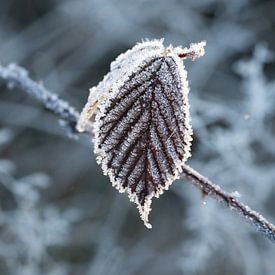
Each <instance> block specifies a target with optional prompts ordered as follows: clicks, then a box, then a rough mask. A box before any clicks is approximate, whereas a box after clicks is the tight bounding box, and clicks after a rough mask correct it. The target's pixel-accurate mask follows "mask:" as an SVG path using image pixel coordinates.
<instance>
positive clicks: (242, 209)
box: [182, 165, 275, 242]
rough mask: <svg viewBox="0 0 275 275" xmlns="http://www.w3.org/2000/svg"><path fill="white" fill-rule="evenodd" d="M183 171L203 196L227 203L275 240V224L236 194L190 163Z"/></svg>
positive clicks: (265, 234)
mask: <svg viewBox="0 0 275 275" xmlns="http://www.w3.org/2000/svg"><path fill="white" fill-rule="evenodd" d="M182 172H183V173H182V176H184V177H187V178H188V179H190V180H191V182H192V183H193V184H194V185H195V186H196V187H198V188H199V189H201V191H202V194H203V196H211V197H213V198H215V199H217V200H218V201H220V202H223V203H225V204H226V205H227V206H228V207H229V208H230V209H232V210H235V211H237V213H238V214H239V215H240V216H242V217H244V218H245V219H246V220H247V221H248V222H249V223H250V224H252V225H253V227H254V228H255V229H256V231H258V232H260V233H262V234H263V235H264V236H265V237H267V238H269V239H270V240H271V241H273V242H275V226H274V225H273V224H272V223H270V222H269V221H268V220H267V219H266V218H264V217H263V216H262V215H261V214H259V213H258V212H256V211H254V210H252V209H251V208H250V207H249V206H247V205H245V204H243V203H242V202H240V201H239V200H238V199H237V198H236V197H235V196H233V195H232V194H230V193H228V192H226V191H224V190H223V189H221V187H220V186H218V185H216V184H214V183H212V182H211V181H210V180H209V179H207V178H206V177H204V176H203V175H201V174H200V173H199V172H197V171H196V170H194V169H193V168H192V167H190V166H189V165H183V167H182Z"/></svg>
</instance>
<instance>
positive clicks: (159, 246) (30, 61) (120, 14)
mask: <svg viewBox="0 0 275 275" xmlns="http://www.w3.org/2000/svg"><path fill="white" fill-rule="evenodd" d="M274 10H275V1H265V0H261V1H260V0H258V1H256V0H254V1H253V0H251V1H249V0H231V1H227V0H219V1H218V0H204V1H198V0H192V1H187V0H186V1H185V0H184V1H180V0H170V1H167V0H158V1H156V0H137V1H127V0H117V1H111V0H82V1H73V0H67V1H65V0H59V1H57V0H50V1H35V0H24V1H16V0H0V63H1V64H2V65H7V64H8V63H10V62H15V63H18V64H19V65H22V66H24V67H25V68H27V70H29V72H30V75H31V77H32V78H33V79H35V80H37V81H39V82H42V83H43V84H44V85H45V87H47V88H48V89H49V90H51V91H53V92H55V93H57V94H59V95H60V96H61V97H62V98H64V99H66V100H68V101H69V102H70V103H71V104H72V105H73V106H75V107H76V108H77V109H78V110H79V111H80V110H81V109H82V107H83V105H84V104H85V102H86V100H87V96H88V89H89V88H90V87H91V86H93V85H96V84H97V83H98V82H99V81H100V80H101V79H102V78H103V76H104V75H105V74H106V73H107V72H108V71H109V65H110V62H111V61H112V60H113V59H114V58H115V57H116V56H117V55H118V54H120V53H121V52H123V51H125V50H127V49H128V48H131V47H132V46H133V45H134V44H135V43H136V42H138V41H141V39H142V38H162V37H163V38H165V44H166V45H169V44H170V43H172V44H173V45H174V46H176V45H183V46H187V45H189V43H191V42H199V41H201V40H206V41H207V47H206V55H205V56H204V57H203V58H201V59H199V60H197V61H196V62H192V61H186V66H187V70H188V74H189V81H190V87H191V92H190V105H191V115H192V124H193V128H194V143H193V150H192V153H193V156H192V158H191V159H190V160H189V161H188V163H189V164H190V165H191V166H193V167H194V168H196V169H197V170H199V171H200V172H201V173H202V174H204V175H205V176H207V177H209V178H210V179H212V180H213V181H214V182H215V183H218V184H220V185H221V186H222V187H223V188H224V189H226V190H228V191H229V192H234V194H235V195H236V196H240V197H241V199H242V200H243V201H244V202H245V203H248V204H249V205H250V206H251V207H253V208H255V209H257V210H258V211H260V212H261V213H262V214H264V215H265V216H266V217H267V218H269V219H270V220H271V221H273V222H274V221H275V199H274V198H275V166H274V164H275V77H274V72H275V61H274V52H275V13H274ZM236 191H238V193H237V192H236ZM150 220H151V223H152V225H153V229H152V230H148V229H146V228H145V227H144V225H143V223H142V222H141V220H140V218H139V215H138V211H137V209H136V207H135V205H134V204H133V203H130V202H129V201H128V198H127V196H126V195H125V194H119V193H117V191H115V189H113V188H112V186H111V184H110V182H109V179H108V178H107V177H104V176H103V175H102V172H101V168H100V167H99V166H98V165H97V164H96V162H95V157H94V155H93V153H92V145H91V143H90V140H89V139H88V138H87V137H81V138H80V139H79V140H78V142H76V141H74V140H70V139H68V137H67V135H66V132H65V131H64V129H62V128H61V127H60V125H59V124H58V121H57V119H56V117H54V116H53V115H52V114H50V113H49V112H47V111H45V110H44V109H43V107H42V106H41V105H39V104H37V103H36V102H35V101H34V100H33V99H31V98H28V97H27V96H26V95H25V94H24V93H22V92H21V91H19V90H13V91H10V90H8V89H7V88H6V86H5V83H4V82H3V81H2V80H0V274H1V275H2V274H3V275H13V274H14V275H15V274H16V275H17V274H20V275H38V274H51V275H67V274H68V275H74V274H85V275H86V274H87V275H106V274H108V275H139V274H143V275H152V274H158V275H167V274H169V275H182V274H196V275H197V274H200V275H203V274H212V275H216V274H217V275H219V274H224V275H227V274H234V275H260V274H261V275H265V274H267V275H270V274H275V273H274V272H275V262H274V257H275V250H274V244H272V243H271V242H269V241H267V240H265V239H264V238H262V237H261V236H259V235H258V234H256V233H255V232H253V231H252V230H251V229H250V227H249V226H248V225H247V224H246V223H244V221H242V220H240V218H239V217H237V215H236V214H234V213H231V211H229V210H228V209H225V208H224V207H221V206H220V205H219V204H218V203H217V202H216V201H213V200H212V199H207V198H206V204H205V205H204V204H203V203H202V197H201V193H200V192H199V190H197V189H196V188H194V187H193V186H192V185H191V184H190V183H189V182H188V181H183V180H180V181H177V182H175V183H174V184H173V185H172V186H171V188H170V190H169V191H168V192H166V193H165V194H163V195H162V196H161V197H160V199H158V200H154V201H153V211H152V212H151V215H150Z"/></svg>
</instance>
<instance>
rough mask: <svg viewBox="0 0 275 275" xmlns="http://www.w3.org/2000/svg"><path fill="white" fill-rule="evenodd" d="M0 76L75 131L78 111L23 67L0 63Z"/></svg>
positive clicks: (71, 130)
mask: <svg viewBox="0 0 275 275" xmlns="http://www.w3.org/2000/svg"><path fill="white" fill-rule="evenodd" d="M0 78H2V79H4V80H5V81H6V83H7V86H8V87H9V88H10V89H13V88H16V87H17V88H20V89H21V90H22V91H24V92H25V93H27V94H28V95H30V96H31V97H34V98H35V99H36V100H38V101H39V102H40V103H42V104H43V105H44V107H45V108H46V109H48V110H50V111H52V112H53V113H54V114H56V115H57V116H59V118H60V119H61V122H62V125H64V126H65V127H66V128H67V129H68V130H69V131H70V134H75V133H76V132H77V130H76V123H77V121H78V118H79V113H78V112H77V111H76V110H75V109H74V108H73V107H71V106H70V105H69V104H68V103H67V102H66V101H64V100H62V99H60V98H59V97H58V96H57V95H56V94H54V93H52V92H50V91H48V90H47V89H46V88H45V87H44V86H43V85H42V84H39V83H37V82H35V81H33V80H32V79H31V78H30V77H29V74H28V72H27V71H26V70H25V69H24V68H22V67H20V66H18V65H16V64H9V65H8V66H7V67H3V66H1V65H0Z"/></svg>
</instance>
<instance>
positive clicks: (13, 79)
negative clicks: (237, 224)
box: [0, 42, 275, 242]
mask: <svg viewBox="0 0 275 275" xmlns="http://www.w3.org/2000/svg"><path fill="white" fill-rule="evenodd" d="M202 43H203V42H202ZM196 45H198V44H196ZM202 46H204V45H202ZM200 49H201V47H200V46H199V47H198V46H196V47H195V46H192V45H191V47H190V48H189V49H180V50H181V51H182V54H186V56H185V57H192V54H193V57H199V56H200V55H201V54H202V51H200ZM188 54H189V55H190V56H187V55H188ZM193 57H192V58H193ZM0 78H3V79H4V80H5V81H6V83H7V85H8V87H9V88H15V87H18V88H20V89H21V90H23V91H24V92H26V93H27V94H28V95H30V96H32V97H34V98H35V99H36V100H38V101H39V102H41V103H42V104H43V105H44V106H45V107H46V108H47V109H49V110H50V111H52V112H53V113H55V114H56V115H57V116H59V117H60V119H62V120H63V121H65V122H66V125H67V126H68V127H69V128H70V130H71V131H73V132H74V133H78V132H77V130H76V128H75V127H76V123H77V121H78V119H79V113H78V112H77V111H76V110H75V109H74V108H73V107H71V106H70V105H69V104H68V103H67V102H65V101H63V100H62V99H60V98H59V97H58V96H57V95H56V94H54V93H52V92H50V91H48V90H47V89H45V88H44V87H43V86H42V85H41V84H38V83H36V82H35V81H33V80H32V79H31V78H29V76H28V72H27V71H26V70H25V69H24V68H22V67H19V66H17V65H15V64H10V65H9V66H7V67H3V66H1V65H0ZM181 176H182V177H187V178H188V179H190V180H191V182H192V183H193V184H194V185H195V186H196V187H198V188H199V189H200V190H201V192H202V194H203V195H209V196H212V197H213V198H215V199H216V200H218V201H220V202H223V203H225V205H226V206H228V207H229V208H230V209H233V210H235V211H236V212H237V213H238V214H239V215H240V216H241V217H243V218H244V219H245V220H246V221H248V222H249V223H250V224H251V225H252V226H253V227H254V228H255V229H256V231H257V232H260V233H262V234H263V236H265V237H266V238H268V239H270V240H272V241H273V242H275V226H274V225H273V224H272V223H270V222H269V221H268V220H267V219H266V218H264V217H263V216H262V215H260V214H259V213H258V212H256V211H254V210H252V209H251V208H250V207H249V206H247V205H245V204H243V203H242V202H240V201H239V200H238V199H237V198H235V197H234V196H233V195H231V194H230V193H227V192H226V191H224V190H223V189H222V188H221V187H219V186H218V185H216V184H214V183H212V182H211V181H210V180H208V179H207V178H206V177H204V176H203V175H201V174H200V173H199V172H197V171H196V170H194V169H193V168H192V167H190V166H188V165H183V166H182V174H181Z"/></svg>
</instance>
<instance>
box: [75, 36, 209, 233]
mask: <svg viewBox="0 0 275 275" xmlns="http://www.w3.org/2000/svg"><path fill="white" fill-rule="evenodd" d="M203 46H204V44H193V45H191V47H190V48H189V49H187V48H185V49H182V48H180V47H177V48H173V47H172V46H170V47H168V48H165V47H164V46H163V41H162V40H155V41H147V42H143V43H141V44H138V45H137V46H135V47H134V48H133V49H131V50H130V51H128V52H126V53H125V54H122V55H121V56H119V57H118V58H117V59H116V61H115V62H113V63H112V64H111V72H110V73H109V74H108V75H107V76H105V78H104V80H103V81H102V82H101V83H99V85H98V86H97V87H94V88H92V89H91V93H90V96H89V100H88V103H87V105H86V106H85V108H84V110H83V112H82V115H81V118H80V121H79V124H78V127H79V129H80V130H85V127H89V126H88V124H89V123H90V122H91V121H93V120H95V131H94V132H95V153H96V155H97V161H98V162H99V163H100V164H101V165H102V168H103V171H104V174H106V175H109V177H110V179H111V181H112V183H113V185H114V186H115V187H116V188H117V189H118V190H119V191H120V192H125V191H127V192H128V193H129V197H130V200H132V201H134V202H135V203H136V204H137V205H138V208H139V211H140V215H141V218H142V219H143V221H144V224H145V225H146V226H147V227H148V228H150V227H151V225H150V224H149V222H148V214H149V212H150V205H151V200H152V198H153V197H158V196H159V195H160V194H162V193H163V191H164V190H165V189H168V187H169V185H170V184H171V183H172V182H173V181H174V180H175V179H176V178H177V177H178V175H179V173H180V172H181V166H182V164H183V163H184V162H185V161H186V160H187V158H188V157H189V156H190V152H189V151H190V146H191V143H190V142H191V140H192V138H191V134H192V129H191V125H190V119H189V104H188V98H187V95H188V83H187V80H186V71H185V70H184V66H183V63H182V60H181V58H187V57H190V58H192V59H194V58H196V57H198V56H201V55H203V53H204V52H203ZM94 117H95V118H94Z"/></svg>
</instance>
